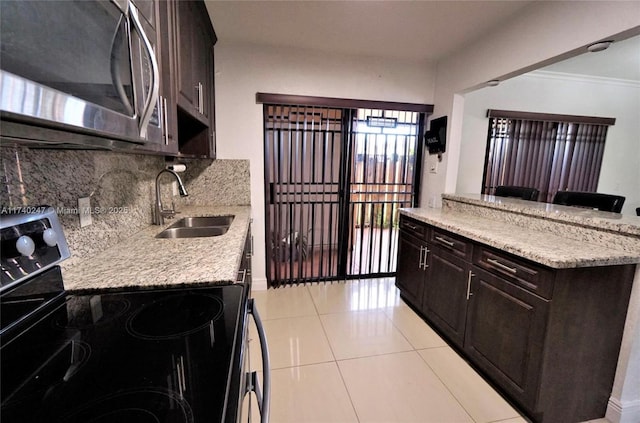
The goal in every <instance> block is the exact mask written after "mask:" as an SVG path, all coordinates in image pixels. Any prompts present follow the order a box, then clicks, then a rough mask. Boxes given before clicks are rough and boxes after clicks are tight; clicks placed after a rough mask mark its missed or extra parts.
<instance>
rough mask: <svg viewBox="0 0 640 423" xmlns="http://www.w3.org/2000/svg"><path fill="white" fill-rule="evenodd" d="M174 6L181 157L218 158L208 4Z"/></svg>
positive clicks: (181, 3) (175, 3)
mask: <svg viewBox="0 0 640 423" xmlns="http://www.w3.org/2000/svg"><path fill="white" fill-rule="evenodd" d="M173 6H174V7H173V10H174V13H175V21H176V28H175V29H176V32H175V33H176V37H175V38H176V43H175V68H174V70H175V72H173V75H174V85H175V89H176V106H177V110H176V114H177V125H178V148H179V155H180V156H184V157H207V158H215V91H214V56H213V47H214V45H215V43H216V41H217V38H216V34H215V31H214V29H213V26H212V24H211V20H210V19H209V15H208V13H207V10H206V8H205V5H204V2H202V1H177V2H174V3H173Z"/></svg>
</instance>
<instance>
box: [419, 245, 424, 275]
mask: <svg viewBox="0 0 640 423" xmlns="http://www.w3.org/2000/svg"><path fill="white" fill-rule="evenodd" d="M424 250H425V248H424V247H423V246H422V245H421V246H420V259H419V260H418V269H422V260H423V254H424Z"/></svg>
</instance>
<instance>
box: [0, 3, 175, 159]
mask: <svg viewBox="0 0 640 423" xmlns="http://www.w3.org/2000/svg"><path fill="white" fill-rule="evenodd" d="M151 21H153V19H151ZM0 40H1V44H0V47H1V48H0V50H1V53H0V54H1V55H0V118H1V122H0V138H1V139H2V141H3V142H5V143H6V142H8V141H9V142H12V143H18V144H40V145H41V144H44V145H46V146H50V147H56V146H57V147H71V148H101V149H103V148H107V149H122V148H131V147H136V146H138V145H141V144H145V143H150V142H161V140H162V132H163V131H162V129H163V128H162V121H163V119H161V118H160V116H161V114H162V110H161V105H160V102H159V101H158V99H159V97H158V90H159V84H160V80H159V73H158V64H157V60H156V57H155V52H154V42H155V40H156V37H155V28H154V26H153V24H151V23H149V21H148V20H147V18H146V17H145V16H143V15H142V14H141V13H140V12H139V10H138V8H137V7H136V5H135V4H134V2H132V1H131V0H110V1H86V0H79V1H69V0H64V1H55V0H54V1H51V0H49V1H46V0H45V1H11V0H10V1H0Z"/></svg>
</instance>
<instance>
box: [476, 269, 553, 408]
mask: <svg viewBox="0 0 640 423" xmlns="http://www.w3.org/2000/svg"><path fill="white" fill-rule="evenodd" d="M473 275H474V276H473V278H472V285H471V292H470V293H471V296H470V300H469V306H468V319H467V327H466V334H465V337H464V351H465V352H466V353H467V355H468V356H469V358H471V360H472V361H473V362H474V363H475V364H476V365H477V366H478V367H479V368H481V369H482V370H484V371H485V372H486V373H487V374H489V375H490V376H491V378H492V379H494V380H495V381H496V382H498V383H499V384H500V386H501V387H502V388H503V389H504V390H505V391H506V392H507V393H508V394H509V396H510V397H511V398H513V399H515V400H517V401H518V402H519V403H520V404H523V405H526V406H527V408H529V409H533V407H534V406H535V402H536V394H537V387H538V382H539V378H540V369H541V366H540V364H541V361H542V352H543V346H544V337H545V328H546V321H547V315H548V311H549V301H548V300H545V299H543V298H540V297H538V296H537V295H534V294H531V293H529V292H528V291H526V290H524V289H522V288H519V287H517V286H515V285H513V284H511V283H509V282H508V281H506V280H504V279H502V278H499V277H497V276H494V275H492V274H490V273H489V272H485V271H484V270H481V269H478V268H475V269H474V270H473Z"/></svg>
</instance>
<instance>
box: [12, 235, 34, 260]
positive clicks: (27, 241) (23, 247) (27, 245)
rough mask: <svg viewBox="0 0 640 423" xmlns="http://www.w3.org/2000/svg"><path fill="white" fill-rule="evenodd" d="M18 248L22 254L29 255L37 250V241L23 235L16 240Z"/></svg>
mask: <svg viewBox="0 0 640 423" xmlns="http://www.w3.org/2000/svg"><path fill="white" fill-rule="evenodd" d="M16 249H17V250H18V252H19V253H20V254H22V255H23V256H25V257H29V256H30V255H32V254H33V252H34V251H35V250H36V243H35V242H33V240H32V239H31V238H29V237H28V236H26V235H22V236H21V237H20V238H18V240H17V241H16Z"/></svg>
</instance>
